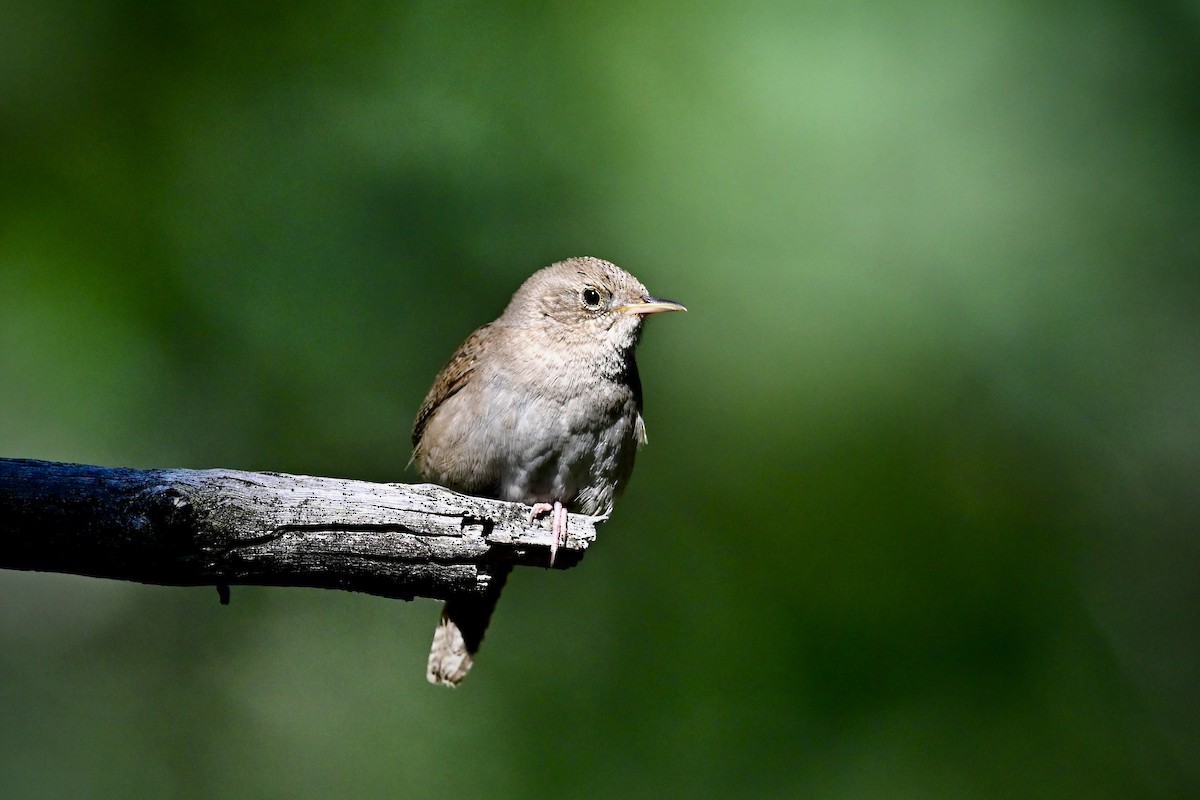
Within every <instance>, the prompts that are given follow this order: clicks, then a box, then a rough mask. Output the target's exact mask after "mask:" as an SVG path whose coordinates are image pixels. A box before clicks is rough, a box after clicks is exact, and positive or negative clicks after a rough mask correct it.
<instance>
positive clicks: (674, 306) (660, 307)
mask: <svg viewBox="0 0 1200 800" xmlns="http://www.w3.org/2000/svg"><path fill="white" fill-rule="evenodd" d="M613 310H614V311H623V312H625V313H626V314H657V313H659V312H660V311H687V309H686V308H684V307H683V305H682V304H680V303H676V302H675V301H674V300H661V299H659V298H657V297H643V298H642V302H640V303H627V304H626V305H623V306H617V307H616V308H614V309H613Z"/></svg>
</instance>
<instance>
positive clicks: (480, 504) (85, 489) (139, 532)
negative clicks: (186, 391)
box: [0, 459, 598, 600]
mask: <svg viewBox="0 0 1200 800" xmlns="http://www.w3.org/2000/svg"><path fill="white" fill-rule="evenodd" d="M596 522H598V519H596V518H593V517H586V516H580V515H575V514H573V515H571V517H570V523H569V526H570V527H569V530H570V536H569V538H568V541H567V543H566V545H565V547H562V548H560V549H559V552H558V557H557V560H556V562H555V568H560V567H562V568H566V567H569V566H573V565H574V564H575V563H577V562H578V561H579V559H581V558H582V557H583V553H584V551H585V550H586V549H587V547H588V545H589V544H591V542H592V541H594V540H595V536H596V529H595V525H596ZM550 539H551V534H550V530H549V523H548V522H547V521H546V520H545V519H539V520H537V521H535V523H533V524H531V523H529V507H528V506H525V505H520V504H517V503H506V502H502V501H499V500H490V499H485V498H479V497H470V496H467V495H461V494H458V493H456V492H452V491H450V490H448V489H444V488H442V487H440V486H434V485H431V484H421V485H410V484H395V483H367V482H365V481H353V480H345V479H341V478H318V477H311V476H305V475H285V474H281V473H275V472H242V471H239V470H225V469H211V470H189V469H156V470H135V469H124V468H110V467H96V466H88V465H84V464H60V463H53V462H47V461H34V460H28V459H0V568H8V569H23V570H41V571H46V572H68V573H75V574H79V575H92V576H95V577H102V578H116V579H120V580H131V581H140V582H142V583H156V584H166V585H175V586H201V585H214V586H217V587H218V588H221V587H228V586H229V585H235V584H240V585H244V584H257V585H267V586H314V587H321V588H327V589H346V590H350V591H358V592H368V593H370V594H376V595H382V596H384V597H395V598H403V599H406V600H411V599H412V598H413V597H414V596H422V597H433V598H438V599H446V598H449V597H452V596H463V595H483V594H486V593H487V591H488V586H489V584H490V583H491V582H492V579H493V576H495V575H497V574H498V573H499V572H500V571H501V570H500V569H499V565H511V564H529V565H536V566H542V567H545V566H547V565H548V564H549V560H550V558H549V546H550Z"/></svg>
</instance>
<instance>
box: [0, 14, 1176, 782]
mask: <svg viewBox="0 0 1200 800" xmlns="http://www.w3.org/2000/svg"><path fill="white" fill-rule="evenodd" d="M0 16H2V17H3V19H4V23H3V24H2V25H0V455H5V456H12V457H33V458H42V459H51V460H63V461H77V462H84V463H94V464H104V465H113V466H130V467H229V468H239V469H268V470H278V471H287V472H297V473H308V474H317V475H338V476H344V477H353V478H361V479H368V480H398V479H404V480H415V479H416V476H415V475H413V474H412V473H411V472H407V473H406V472H405V471H404V465H405V463H406V461H407V459H408V455H409V449H408V428H409V425H410V423H411V419H412V416H413V414H414V413H415V411H416V408H417V406H418V405H419V403H420V401H421V398H422V397H423V395H424V392H425V390H426V389H427V387H428V384H429V382H430V381H431V380H432V378H433V375H434V374H435V373H436V371H437V369H438V367H439V366H440V365H441V363H442V361H443V360H444V359H445V358H446V356H448V355H449V353H450V352H451V350H452V349H453V348H454V347H455V346H456V345H457V344H458V343H459V341H461V339H462V338H463V337H465V336H466V334H467V333H468V332H469V331H470V330H471V329H472V328H473V327H474V326H476V325H478V324H480V323H482V322H485V321H487V320H489V319H491V318H492V317H494V316H495V315H496V314H497V313H498V312H499V311H500V309H501V308H502V307H503V305H504V303H505V302H506V301H507V298H508V295H509V294H510V293H511V292H512V291H513V290H514V289H515V288H516V286H517V285H518V284H519V283H520V282H521V281H522V280H523V279H524V278H525V277H526V276H527V275H528V274H529V273H531V272H532V271H533V270H534V269H536V268H537V267H540V266H543V265H545V264H547V263H549V262H551V261H554V260H557V259H559V258H562V257H566V256H570V255H584V254H587V255H596V256H601V257H604V258H609V259H611V260H613V261H615V262H617V263H618V264H621V265H622V266H624V267H626V268H627V269H629V270H630V271H631V272H633V273H634V274H635V275H637V276H638V277H639V278H641V279H642V280H643V282H645V283H646V285H647V286H648V287H649V288H650V290H651V291H652V292H654V293H655V294H658V295H661V296H665V297H670V298H673V299H678V300H680V301H682V302H684V303H686V304H687V305H688V306H689V308H690V309H691V310H690V311H689V312H688V313H687V314H686V315H678V316H676V315H671V316H669V317H665V318H657V319H653V320H651V321H650V322H649V325H648V330H647V334H646V337H645V340H644V344H643V347H642V350H641V351H640V362H641V365H642V373H643V380H644V383H645V389H646V396H647V408H646V412H647V420H648V427H649V434H650V445H649V447H647V448H646V449H645V450H644V451H643V453H642V455H641V457H640V460H639V464H638V468H637V470H636V473H635V475H634V479H633V482H632V484H631V486H630V488H629V490H628V492H627V493H626V496H625V497H624V499H623V501H622V502H621V503H619V505H618V507H617V510H616V513H615V515H614V517H613V519H612V520H611V521H610V522H609V523H608V524H607V525H605V526H604V527H603V529H602V530H601V539H600V542H599V544H598V545H597V546H596V547H595V548H594V550H593V551H592V552H591V553H590V554H589V555H588V557H587V559H586V560H585V561H584V562H583V563H582V564H581V565H580V567H579V568H577V569H574V570H571V571H569V572H566V573H561V574H550V573H541V572H538V571H536V570H522V571H521V572H519V573H518V574H516V575H514V577H513V579H512V580H511V581H510V583H509V587H508V590H507V592H506V595H505V597H504V600H503V602H502V604H501V607H500V609H499V611H498V612H497V615H496V617H495V618H494V621H493V626H492V630H491V632H490V634H489V638H488V640H487V643H486V645H485V648H484V651H483V653H482V654H481V657H480V659H479V661H478V664H477V666H476V669H475V671H474V672H473V673H472V675H471V676H470V677H469V679H468V680H467V682H466V683H465V684H464V685H463V687H462V688H461V689H459V690H457V691H446V690H440V689H435V688H433V687H430V686H427V685H426V683H425V680H424V675H423V671H424V660H425V654H426V651H427V647H428V644H429V637H430V635H431V634H432V630H433V624H434V620H435V618H436V615H437V609H436V606H435V604H434V603H432V602H429V601H419V602H416V603H413V604H405V603H400V602H391V601H386V600H382V599H379V598H372V597H363V596H356V595H349V594H345V593H339V592H321V591H309V590H283V589H253V588H249V589H240V588H238V589H235V591H234V593H233V602H232V605H231V606H229V607H227V608H226V607H221V606H220V605H218V603H217V594H216V592H215V591H213V590H203V589H172V588H162V587H142V586H134V585H124V584H120V583H116V582H106V581H99V580H88V579H82V578H73V577H67V576H57V575H40V574H24V573H14V572H3V573H0V709H3V718H4V724H3V725H0V795H2V796H4V797H6V798H8V797H11V798H42V797H45V798H59V797H72V798H90V797H96V798H109V797H128V798H137V797H154V798H158V797H178V798H212V797H222V798H242V797H245V798H272V797H279V798H285V797H286V798H307V797H313V798H318V797H319V798H326V797H338V798H360V797H361V798H376V797H436V798H448V797H554V798H610V797H624V798H634V797H646V798H661V797H692V796H698V797H729V798H746V797H749V798H758V797H762V798H790V797H803V798H856V799H858V798H876V797H877V798H887V799H888V800H890V799H891V798H909V797H912V798H953V799H954V800H959V799H960V798H997V799H999V798H1013V797H1022V798H1025V797H1029V798H1068V797H1070V798H1076V797H1085V798H1089V799H1091V800H1098V799H1103V798H1131V799H1133V798H1136V799H1137V800H1146V799H1150V800H1154V799H1155V798H1189V797H1195V796H1197V794H1198V793H1200V767H1198V766H1197V765H1200V714H1198V713H1197V711H1196V709H1198V708H1200V668H1198V667H1197V664H1198V663H1200V652H1198V651H1200V645H1198V641H1200V640H1198V638H1197V631H1198V630H1200V590H1198V587H1200V581H1198V577H1197V567H1198V566H1200V538H1198V535H1200V91H1197V89H1198V86H1200V9H1198V8H1197V7H1195V6H1194V4H1186V3H1162V2H1159V3H1142V4H1134V3H1116V2H1107V3H1094V4H1063V3H1051V4H1041V5H1039V4H1031V3H1018V2H1010V3H1004V4H993V5H990V6H979V7H974V6H972V7H967V6H963V5H961V4H954V3H947V2H926V3H911V4H899V5H896V4H887V3H847V4H823V3H776V4H772V3H750V4H745V3H741V4H737V3H729V4H702V5H696V4H687V3H654V2H648V3H647V2H643V3H634V4H624V5H612V4H608V5H605V4H565V3H563V4H552V5H537V4H517V5H509V6H504V5H497V4H491V3H477V4H475V3H421V4H397V5H394V6H389V5H384V4H360V5H354V4H339V3H329V2H322V3H315V2H312V3H305V2H301V3H293V4H290V5H288V6H286V8H285V9H284V10H274V7H272V6H267V5H253V4H252V5H249V6H247V5H245V4H233V3H216V4H213V3H169V4H165V5H153V4H146V3H132V2H123V3H111V2H110V3H92V4H74V3H66V2H55V0H48V2H42V3H26V4H11V3H9V4H5V7H4V10H3V14H2V15H0Z"/></svg>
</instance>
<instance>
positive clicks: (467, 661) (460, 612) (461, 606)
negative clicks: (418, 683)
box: [425, 566, 512, 686]
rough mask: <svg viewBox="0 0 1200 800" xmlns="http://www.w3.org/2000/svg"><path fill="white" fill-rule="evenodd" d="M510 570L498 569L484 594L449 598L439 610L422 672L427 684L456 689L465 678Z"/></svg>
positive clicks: (506, 568) (504, 567)
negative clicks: (435, 627)
mask: <svg viewBox="0 0 1200 800" xmlns="http://www.w3.org/2000/svg"><path fill="white" fill-rule="evenodd" d="M511 569H512V568H511V567H508V566H498V567H497V568H496V571H495V572H494V573H493V575H492V581H491V584H490V585H489V586H488V591H487V593H486V594H483V595H469V596H463V597H456V598H452V599H450V600H447V601H446V604H445V605H444V606H442V618H441V619H440V620H438V626H437V629H436V630H435V631H434V632H433V646H432V647H430V648H429V668H428V669H427V670H426V672H425V677H426V678H428V679H429V682H430V683H436V684H439V685H441V686H457V685H458V684H459V681H461V680H462V679H463V678H464V677H466V674H467V672H469V671H470V669H471V665H472V664H473V663H474V662H475V653H476V652H478V650H479V645H480V643H481V642H482V641H483V634H484V632H485V631H486V630H487V626H488V621H489V620H491V618H492V611H494V610H495V608H496V602H497V601H498V600H499V599H500V590H501V589H503V588H504V583H505V582H506V581H507V580H508V573H509V572H510V571H511Z"/></svg>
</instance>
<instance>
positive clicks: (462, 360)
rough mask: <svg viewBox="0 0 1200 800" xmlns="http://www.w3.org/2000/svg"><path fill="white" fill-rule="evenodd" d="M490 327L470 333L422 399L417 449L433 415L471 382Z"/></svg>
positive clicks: (416, 426) (414, 433)
mask: <svg viewBox="0 0 1200 800" xmlns="http://www.w3.org/2000/svg"><path fill="white" fill-rule="evenodd" d="M490 327H491V323H489V324H487V325H484V326H483V327H481V328H479V329H478V330H476V331H475V332H474V333H472V334H471V335H470V336H468V337H467V339H466V341H464V342H463V343H462V344H460V345H459V346H458V349H457V350H455V351H454V355H452V356H450V360H449V361H447V362H446V366H444V367H442V371H441V372H439V373H438V376H437V380H435V381H434V383H433V386H431V387H429V394H427V395H425V402H423V403H421V410H420V411H418V412H417V419H416V421H415V422H414V423H413V431H412V443H413V452H414V453H415V452H416V451H417V449H418V448H419V447H420V446H421V434H423V433H424V432H425V425H426V424H427V423H428V422H429V419H430V417H432V416H433V415H434V414H435V413H437V410H438V408H439V407H441V405H442V403H444V402H446V401H447V400H448V399H450V398H451V397H453V396H454V395H455V393H457V392H458V391H459V390H460V389H462V388H463V386H465V385H466V384H467V380H468V379H469V378H470V377H471V373H473V372H474V371H475V365H476V364H478V363H479V361H480V360H481V359H482V357H483V354H484V350H485V348H486V347H487V342H488V339H489V338H490V337H488V336H487V333H486V332H487V330H488V329H489V328H490Z"/></svg>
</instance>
